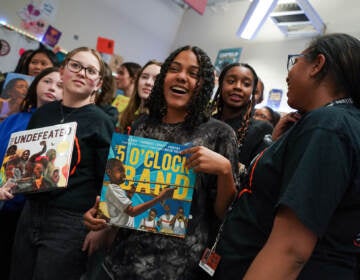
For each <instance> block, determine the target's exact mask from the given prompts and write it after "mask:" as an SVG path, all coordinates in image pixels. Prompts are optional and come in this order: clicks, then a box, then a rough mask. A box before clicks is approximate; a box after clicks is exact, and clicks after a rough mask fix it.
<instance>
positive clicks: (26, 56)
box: [14, 50, 34, 73]
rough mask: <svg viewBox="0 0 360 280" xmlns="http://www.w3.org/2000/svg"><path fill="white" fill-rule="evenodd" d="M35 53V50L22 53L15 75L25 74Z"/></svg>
mask: <svg viewBox="0 0 360 280" xmlns="http://www.w3.org/2000/svg"><path fill="white" fill-rule="evenodd" d="M33 52H34V50H26V51H24V52H23V53H22V55H21V56H20V58H19V60H18V63H17V65H16V67H15V70H14V73H25V70H24V67H25V64H26V62H27V61H28V59H29V57H30V55H31V54H32V53H33Z"/></svg>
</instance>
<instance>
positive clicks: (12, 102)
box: [0, 78, 29, 121]
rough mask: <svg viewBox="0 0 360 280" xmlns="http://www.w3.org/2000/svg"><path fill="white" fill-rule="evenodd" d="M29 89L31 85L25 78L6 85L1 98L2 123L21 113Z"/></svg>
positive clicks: (0, 112)
mask: <svg viewBox="0 0 360 280" xmlns="http://www.w3.org/2000/svg"><path fill="white" fill-rule="evenodd" d="M28 88H29V84H28V82H27V81H26V80H25V79H23V78H14V79H12V80H10V81H9V82H8V83H7V84H6V85H5V88H4V90H3V92H2V94H1V98H0V121H3V120H4V119H6V118H7V117H8V116H10V115H12V114H14V113H17V112H18V111H19V108H20V104H21V102H22V101H23V99H24V97H25V95H26V92H27V90H28Z"/></svg>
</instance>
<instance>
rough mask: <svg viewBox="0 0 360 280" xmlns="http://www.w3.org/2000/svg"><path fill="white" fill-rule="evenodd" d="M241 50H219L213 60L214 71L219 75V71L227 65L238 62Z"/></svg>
mask: <svg viewBox="0 0 360 280" xmlns="http://www.w3.org/2000/svg"><path fill="white" fill-rule="evenodd" d="M241 51H242V48H231V49H221V50H219V52H218V54H217V57H216V60H215V65H214V66H215V70H216V73H217V75H220V72H221V70H222V69H223V68H224V67H225V66H226V65H228V64H230V63H234V62H239V60H240V55H241Z"/></svg>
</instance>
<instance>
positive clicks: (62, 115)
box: [59, 102, 81, 123]
mask: <svg viewBox="0 0 360 280" xmlns="http://www.w3.org/2000/svg"><path fill="white" fill-rule="evenodd" d="M59 105H60V114H61V119H60V123H64V121H65V120H66V119H67V118H69V116H70V115H71V114H72V113H74V112H76V111H77V110H79V108H76V109H73V110H72V111H71V112H70V113H68V114H67V115H65V114H64V109H63V105H62V104H61V102H60V103H59ZM80 108H81V107H80Z"/></svg>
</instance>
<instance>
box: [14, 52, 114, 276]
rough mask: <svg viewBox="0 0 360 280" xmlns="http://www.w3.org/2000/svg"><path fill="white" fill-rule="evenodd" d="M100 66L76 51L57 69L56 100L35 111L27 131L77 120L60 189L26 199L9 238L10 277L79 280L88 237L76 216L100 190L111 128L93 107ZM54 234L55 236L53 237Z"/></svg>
mask: <svg viewBox="0 0 360 280" xmlns="http://www.w3.org/2000/svg"><path fill="white" fill-rule="evenodd" d="M104 68H105V67H104V64H103V61H102V58H101V56H100V54H99V53H98V52H96V51H95V50H93V49H90V48H87V47H80V48H77V49H74V50H73V51H71V52H69V53H68V54H67V56H66V58H65V60H64V62H63V64H62V66H61V67H60V76H61V79H62V82H63V99H62V101H56V102H51V103H48V104H46V105H43V106H42V107H40V108H38V109H37V110H36V111H35V112H34V113H33V115H32V117H31V119H30V122H29V125H28V127H27V128H28V129H33V128H39V127H45V126H52V125H57V124H61V123H68V122H77V130H76V141H75V143H76V144H75V145H74V150H73V154H72V163H71V167H70V176H69V178H68V185H67V187H66V188H62V189H61V190H56V191H47V192H43V193H36V194H32V195H29V196H27V199H26V202H25V206H24V209H23V211H22V213H21V216H20V219H19V222H18V227H17V231H16V235H15V241H14V249H13V258H12V267H11V274H10V279H11V280H16V279H22V280H23V279H54V280H57V279H62V280H63V279H79V278H80V276H81V275H82V274H83V272H84V270H85V267H86V264H87V255H86V254H85V253H84V252H82V250H81V247H82V243H83V241H84V239H85V236H86V235H87V234H88V230H87V229H86V227H85V226H84V225H83V223H82V216H83V214H84V213H85V211H86V210H87V209H89V208H90V207H91V205H92V204H93V202H94V200H95V198H96V196H97V195H98V194H99V192H100V189H101V187H102V180H103V176H104V171H105V164H106V158H107V153H108V150H109V145H110V142H111V135H112V133H113V131H114V125H113V122H112V121H111V119H110V118H109V116H108V115H107V114H106V113H104V112H103V111H102V110H101V109H100V108H98V107H97V106H96V105H95V104H93V100H94V97H93V95H94V94H95V93H96V92H97V91H98V90H99V89H100V88H101V86H102V79H103V77H104V71H105V69H104ZM54 232H56V234H54Z"/></svg>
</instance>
